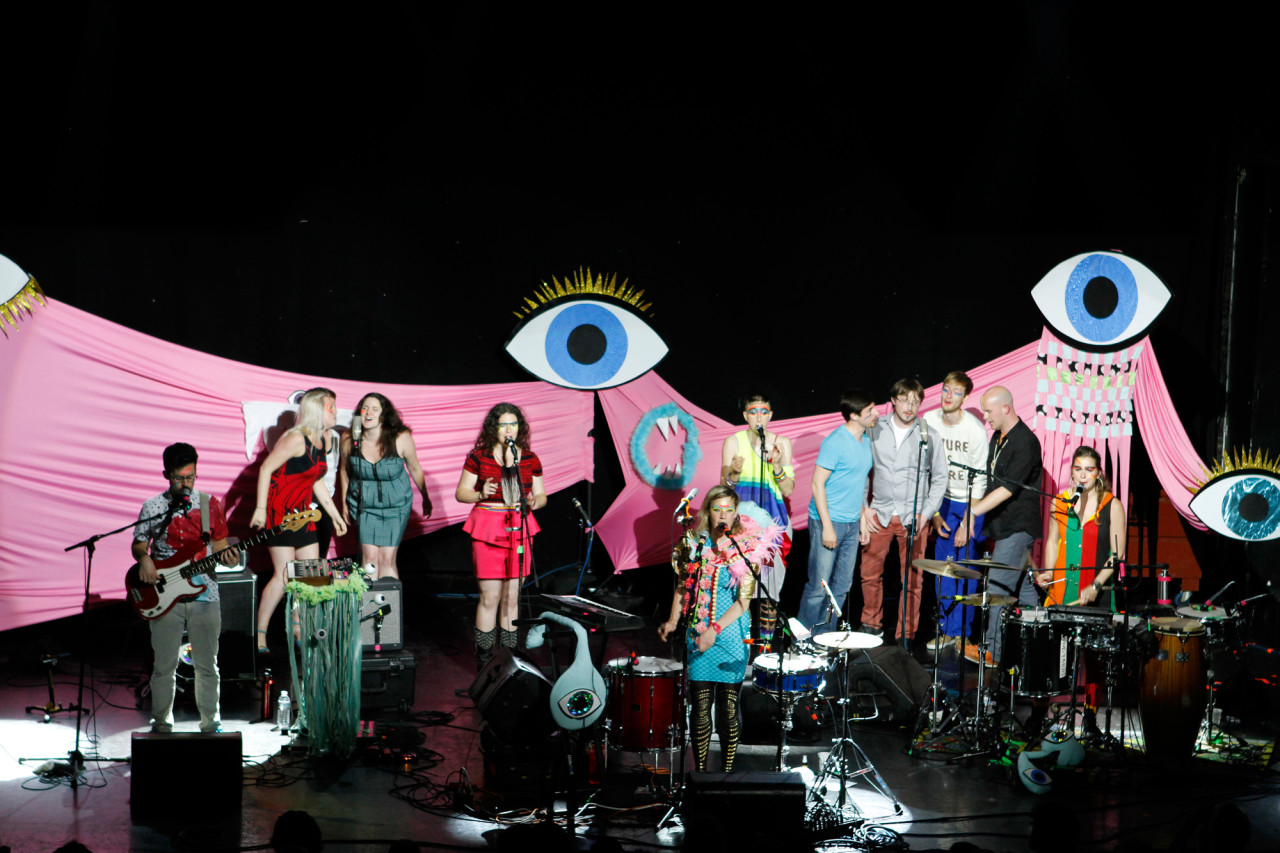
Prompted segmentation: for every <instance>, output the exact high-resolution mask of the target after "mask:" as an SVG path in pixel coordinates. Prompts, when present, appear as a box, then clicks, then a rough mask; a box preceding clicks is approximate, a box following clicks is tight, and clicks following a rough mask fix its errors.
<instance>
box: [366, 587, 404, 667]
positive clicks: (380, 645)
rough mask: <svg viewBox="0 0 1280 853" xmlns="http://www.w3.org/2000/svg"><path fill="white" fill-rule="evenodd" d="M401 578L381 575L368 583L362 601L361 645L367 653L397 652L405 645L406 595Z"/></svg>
mask: <svg viewBox="0 0 1280 853" xmlns="http://www.w3.org/2000/svg"><path fill="white" fill-rule="evenodd" d="M401 591H402V587H401V586H400V581H398V580H396V579H395V578H379V579H378V580H376V581H370V582H369V589H368V591H367V592H365V594H364V600H363V601H361V602H360V644H361V646H362V647H363V649H364V650H365V651H366V652H394V651H398V650H400V649H403V648H404V628H403V625H404V603H403V602H404V596H403V595H401Z"/></svg>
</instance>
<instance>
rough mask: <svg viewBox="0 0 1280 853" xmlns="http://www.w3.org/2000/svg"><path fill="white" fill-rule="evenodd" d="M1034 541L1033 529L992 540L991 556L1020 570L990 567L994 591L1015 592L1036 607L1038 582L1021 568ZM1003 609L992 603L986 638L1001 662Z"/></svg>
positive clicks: (991, 590)
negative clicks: (993, 605)
mask: <svg viewBox="0 0 1280 853" xmlns="http://www.w3.org/2000/svg"><path fill="white" fill-rule="evenodd" d="M1035 541H1036V540H1035V537H1034V536H1032V535H1031V534H1030V533H1014V534H1012V535H1010V536H1006V537H1005V538H1004V539H997V540H996V541H995V542H993V543H991V560H992V561H993V562H996V563H1004V564H1005V565H1006V566H1014V567H1015V568H1016V569H1017V570H1018V571H1013V570H1011V569H991V570H989V572H988V576H989V577H990V578H991V584H990V592H991V594H992V595H1012V596H1013V597H1014V598H1016V599H1018V603H1019V604H1021V605H1022V606H1023V607H1035V606H1036V605H1038V604H1039V603H1040V600H1039V598H1038V596H1037V595H1036V585H1035V583H1033V582H1032V581H1031V580H1030V579H1029V578H1028V577H1027V573H1026V572H1024V571H1022V569H1024V568H1025V567H1026V565H1027V557H1028V556H1030V554H1031V545H1032V543H1033V542H1035ZM1003 612H1004V608H1003V607H992V608H991V621H990V622H989V623H988V624H987V642H988V643H990V644H991V645H990V647H989V648H988V651H990V652H991V656H992V657H993V658H995V659H996V662H997V663H999V662H1000V654H1001V653H1002V652H1003V651H1004V635H1003V634H1002V633H1001V630H1000V628H1001V626H1000V614H1001V613H1003Z"/></svg>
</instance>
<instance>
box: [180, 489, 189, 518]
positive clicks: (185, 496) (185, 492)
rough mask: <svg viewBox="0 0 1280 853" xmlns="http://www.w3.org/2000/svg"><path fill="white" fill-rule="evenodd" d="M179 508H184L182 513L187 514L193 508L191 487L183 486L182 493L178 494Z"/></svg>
mask: <svg viewBox="0 0 1280 853" xmlns="http://www.w3.org/2000/svg"><path fill="white" fill-rule="evenodd" d="M178 509H180V510H182V514H183V515H186V514H187V511H188V510H190V509H191V487H190V486H183V487H182V494H180V495H178Z"/></svg>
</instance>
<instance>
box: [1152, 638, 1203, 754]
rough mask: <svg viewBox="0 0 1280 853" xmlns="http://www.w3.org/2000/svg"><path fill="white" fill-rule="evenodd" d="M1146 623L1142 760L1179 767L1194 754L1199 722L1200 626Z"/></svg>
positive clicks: (1200, 691) (1201, 674) (1201, 667)
mask: <svg viewBox="0 0 1280 853" xmlns="http://www.w3.org/2000/svg"><path fill="white" fill-rule="evenodd" d="M1148 624H1149V626H1150V628H1151V634H1152V636H1153V637H1154V638H1155V640H1156V653H1155V656H1154V657H1152V658H1151V659H1150V660H1148V661H1147V662H1146V665H1145V666H1144V667H1143V670H1142V692H1141V693H1140V694H1139V696H1138V711H1139V713H1140V715H1141V717H1142V734H1143V739H1144V740H1145V741H1146V750H1147V757H1148V758H1151V759H1155V760H1157V761H1161V762H1166V763H1171V764H1172V763H1181V762H1183V761H1186V760H1187V759H1189V758H1190V757H1191V756H1192V754H1193V753H1194V751H1195V746H1196V738H1197V737H1198V736H1199V734H1200V721H1201V719H1202V718H1203V717H1204V707H1205V670H1204V653H1203V648H1202V646H1203V643H1204V626H1203V625H1201V624H1200V622H1199V620H1196V619H1187V618H1180V617H1177V616H1157V617H1155V618H1153V619H1151V620H1150V621H1149V622H1148Z"/></svg>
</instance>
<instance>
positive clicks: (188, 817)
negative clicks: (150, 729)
mask: <svg viewBox="0 0 1280 853" xmlns="http://www.w3.org/2000/svg"><path fill="white" fill-rule="evenodd" d="M131 754H132V757H131V759H130V763H131V764H132V769H131V771H130V793H129V810H130V813H131V815H132V817H133V821H134V822H135V823H141V822H149V821H156V822H161V821H187V822H190V821H198V820H202V819H204V818H206V817H209V816H213V815H218V816H221V815H225V814H229V813H231V812H236V811H239V810H240V796H241V793H242V791H243V790H244V789H243V772H242V770H241V767H242V764H241V761H242V748H241V743H240V733H239V732H220V733H218V734H207V735H206V734H200V733H199V732H172V733H170V734H152V733H145V732H134V734H133V749H132V753H131Z"/></svg>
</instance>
